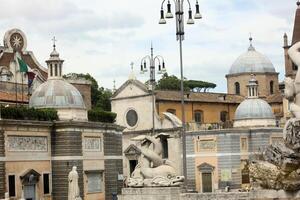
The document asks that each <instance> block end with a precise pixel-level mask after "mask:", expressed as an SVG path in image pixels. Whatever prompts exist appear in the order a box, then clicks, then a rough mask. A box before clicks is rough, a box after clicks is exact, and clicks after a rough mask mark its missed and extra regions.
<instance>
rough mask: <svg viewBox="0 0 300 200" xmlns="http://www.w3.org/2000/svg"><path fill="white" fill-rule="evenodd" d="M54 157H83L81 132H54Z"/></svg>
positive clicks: (52, 150) (52, 147) (52, 138)
mask: <svg viewBox="0 0 300 200" xmlns="http://www.w3.org/2000/svg"><path fill="white" fill-rule="evenodd" d="M51 154H52V156H82V138H81V132H76V131H68V132H52V134H51Z"/></svg>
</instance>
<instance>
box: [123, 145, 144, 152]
mask: <svg viewBox="0 0 300 200" xmlns="http://www.w3.org/2000/svg"><path fill="white" fill-rule="evenodd" d="M124 154H125V155H140V154H141V150H140V149H139V148H138V147H137V146H135V145H134V144H131V145H129V146H128V147H127V149H126V150H125V151H124Z"/></svg>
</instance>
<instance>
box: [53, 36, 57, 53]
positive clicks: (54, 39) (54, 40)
mask: <svg viewBox="0 0 300 200" xmlns="http://www.w3.org/2000/svg"><path fill="white" fill-rule="evenodd" d="M52 41H53V49H54V50H55V47H56V45H55V42H56V41H57V40H56V38H55V36H54V37H53V39H52Z"/></svg>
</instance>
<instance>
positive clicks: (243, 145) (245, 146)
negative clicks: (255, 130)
mask: <svg viewBox="0 0 300 200" xmlns="http://www.w3.org/2000/svg"><path fill="white" fill-rule="evenodd" d="M241 150H242V151H248V139H247V138H241Z"/></svg>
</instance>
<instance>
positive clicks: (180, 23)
mask: <svg viewBox="0 0 300 200" xmlns="http://www.w3.org/2000/svg"><path fill="white" fill-rule="evenodd" d="M173 1H174V3H175V19H176V39H177V41H179V53H180V91H181V114H182V117H181V118H182V132H181V136H182V162H183V175H184V177H185V181H184V184H185V186H186V185H187V184H186V179H187V167H186V135H185V132H186V124H185V110H184V87H183V81H184V77H183V61H182V41H183V40H184V12H183V1H184V0H173ZM165 2H166V0H163V1H162V3H161V10H160V20H159V24H166V23H167V22H166V20H165V18H167V19H169V18H173V14H172V9H171V3H170V0H168V2H167V13H166V15H165V16H164V3H165ZM187 2H188V6H189V10H188V20H187V24H189V25H191V24H194V23H195V22H194V19H201V18H202V15H201V14H200V9H199V3H198V0H196V5H195V7H196V13H195V16H194V19H193V12H192V9H191V4H190V1H189V0H187Z"/></svg>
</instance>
